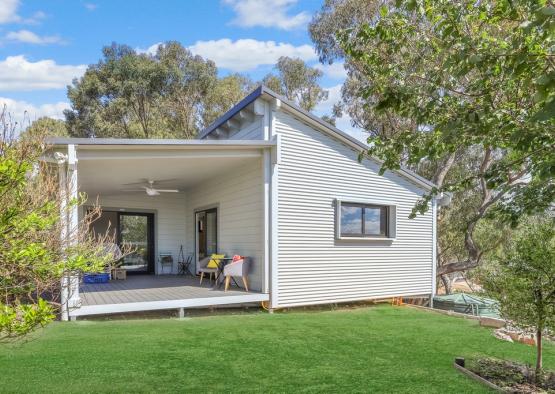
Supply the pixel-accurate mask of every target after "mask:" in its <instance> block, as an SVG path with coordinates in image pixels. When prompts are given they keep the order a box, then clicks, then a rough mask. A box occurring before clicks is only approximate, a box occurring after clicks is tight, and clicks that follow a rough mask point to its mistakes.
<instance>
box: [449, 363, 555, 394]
mask: <svg viewBox="0 0 555 394" xmlns="http://www.w3.org/2000/svg"><path fill="white" fill-rule="evenodd" d="M455 367H456V368H458V369H459V370H461V371H462V372H464V373H465V374H467V375H468V376H470V377H471V378H473V379H474V380H477V381H479V382H481V383H483V384H486V385H488V386H489V387H491V388H494V389H497V390H498V391H501V392H506V393H555V371H547V370H546V371H544V372H543V373H542V375H541V376H539V378H538V379H536V376H535V373H534V369H533V368H531V367H530V366H527V365H524V364H520V363H516V362H513V361H507V360H500V359H495V358H479V359H473V360H467V361H466V363H465V362H464V361H463V362H461V361H460V359H459V360H457V361H456V362H455Z"/></svg>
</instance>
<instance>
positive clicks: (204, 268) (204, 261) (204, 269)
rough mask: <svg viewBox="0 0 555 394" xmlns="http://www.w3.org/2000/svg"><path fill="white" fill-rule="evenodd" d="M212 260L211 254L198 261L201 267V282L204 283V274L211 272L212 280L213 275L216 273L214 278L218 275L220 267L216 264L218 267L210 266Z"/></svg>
mask: <svg viewBox="0 0 555 394" xmlns="http://www.w3.org/2000/svg"><path fill="white" fill-rule="evenodd" d="M211 260H212V257H211V256H208V257H205V258H203V259H202V260H200V261H199V262H198V265H199V269H198V271H199V272H200V284H201V285H202V279H203V278H204V274H210V280H212V275H214V278H215V277H216V275H217V274H218V267H217V266H216V268H208V265H209V263H210V261H211Z"/></svg>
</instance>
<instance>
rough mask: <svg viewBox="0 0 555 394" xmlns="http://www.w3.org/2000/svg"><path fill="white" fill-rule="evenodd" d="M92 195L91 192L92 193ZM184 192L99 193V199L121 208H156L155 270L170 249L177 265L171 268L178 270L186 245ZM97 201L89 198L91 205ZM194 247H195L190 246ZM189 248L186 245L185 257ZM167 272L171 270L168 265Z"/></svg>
mask: <svg viewBox="0 0 555 394" xmlns="http://www.w3.org/2000/svg"><path fill="white" fill-rule="evenodd" d="M91 197H92V196H91ZM185 201H186V194H185V193H178V194H172V193H163V194H161V195H159V196H156V197H149V196H147V195H146V194H145V193H129V194H125V195H113V196H100V197H99V200H98V203H99V204H100V206H101V207H106V208H116V209H117V208H122V209H125V211H128V212H132V211H133V210H134V209H137V210H145V211H153V212H154V232H155V251H154V253H155V254H154V258H155V263H156V264H155V273H157V274H158V273H161V271H160V264H159V261H158V255H159V253H160V252H170V253H172V255H173V261H174V267H173V270H172V272H173V273H174V274H176V273H177V271H178V268H177V259H178V254H179V246H180V245H183V248H185V244H186V242H185V229H186V222H185V221H186V214H185V212H186V211H185ZM95 202H96V197H95V198H89V205H92V204H94V203H95ZM191 251H192V250H191ZM188 252H189V249H185V257H186V256H187V253H188ZM165 270H166V271H165V272H164V273H168V272H167V271H168V268H166V269H165Z"/></svg>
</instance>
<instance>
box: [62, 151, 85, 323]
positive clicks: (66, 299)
mask: <svg viewBox="0 0 555 394" xmlns="http://www.w3.org/2000/svg"><path fill="white" fill-rule="evenodd" d="M58 174H59V181H60V194H61V196H60V197H61V203H60V216H61V221H62V229H61V234H60V236H61V238H62V244H63V245H64V246H65V247H67V246H70V245H73V244H75V243H76V242H77V231H78V226H79V217H78V207H77V206H76V205H74V206H72V207H71V209H68V206H69V202H70V201H71V200H73V199H76V198H77V197H78V193H77V190H78V183H77V152H76V149H75V145H73V144H69V145H68V147H67V156H66V155H58ZM60 304H61V319H62V320H63V321H67V320H69V310H70V309H71V308H75V307H78V306H79V304H80V298H79V278H78V277H77V275H72V274H70V273H66V274H64V276H63V277H62V281H61V294H60Z"/></svg>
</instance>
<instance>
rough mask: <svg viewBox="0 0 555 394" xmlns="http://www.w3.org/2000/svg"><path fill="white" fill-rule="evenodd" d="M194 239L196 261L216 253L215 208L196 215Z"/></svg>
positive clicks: (216, 218) (216, 228) (216, 223)
mask: <svg viewBox="0 0 555 394" xmlns="http://www.w3.org/2000/svg"><path fill="white" fill-rule="evenodd" d="M196 239H197V258H198V260H201V259H202V258H204V257H206V256H210V255H211V254H212V253H217V252H218V211H217V209H216V208H213V209H207V210H205V211H198V212H197V213H196ZM198 260H197V261H198Z"/></svg>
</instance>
